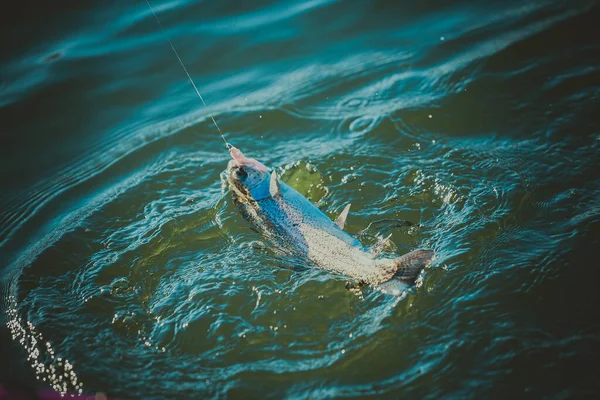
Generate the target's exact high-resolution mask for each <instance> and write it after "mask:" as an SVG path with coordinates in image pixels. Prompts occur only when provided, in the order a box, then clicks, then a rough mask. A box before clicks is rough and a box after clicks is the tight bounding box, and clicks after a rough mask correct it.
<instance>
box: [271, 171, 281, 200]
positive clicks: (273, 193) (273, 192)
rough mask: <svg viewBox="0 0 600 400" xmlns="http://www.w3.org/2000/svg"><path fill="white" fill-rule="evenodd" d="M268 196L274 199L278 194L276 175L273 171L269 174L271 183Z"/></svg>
mask: <svg viewBox="0 0 600 400" xmlns="http://www.w3.org/2000/svg"><path fill="white" fill-rule="evenodd" d="M269 194H270V195H271V197H275V196H277V195H278V194H279V182H278V181H277V174H276V173H275V171H273V172H271V182H270V183H269Z"/></svg>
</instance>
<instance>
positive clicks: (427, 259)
mask: <svg viewBox="0 0 600 400" xmlns="http://www.w3.org/2000/svg"><path fill="white" fill-rule="evenodd" d="M434 256H435V252H434V251H433V250H426V249H420V250H415V251H411V252H410V253H408V254H405V255H403V256H402V257H398V258H396V259H394V260H392V265H393V266H392V270H394V271H395V272H394V273H393V274H392V275H391V276H390V277H389V278H388V279H386V280H384V281H382V282H380V283H379V284H377V286H376V287H377V290H379V291H381V292H383V293H387V294H391V295H394V296H400V295H401V294H402V293H403V292H404V291H405V290H407V289H408V288H410V287H411V286H412V285H413V284H414V283H415V281H416V279H417V277H418V276H419V273H420V272H421V271H422V270H423V269H424V268H427V267H428V266H429V264H431V260H433V257H434Z"/></svg>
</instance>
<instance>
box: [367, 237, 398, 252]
mask: <svg viewBox="0 0 600 400" xmlns="http://www.w3.org/2000/svg"><path fill="white" fill-rule="evenodd" d="M391 237H392V234H391V233H390V234H389V235H388V236H387V237H386V238H385V239H381V240H380V241H379V242H377V243H376V244H375V245H373V247H372V248H371V253H372V254H373V256H374V257H379V256H381V253H382V252H383V251H384V250H390V249H391V248H393V247H394V243H392V240H391Z"/></svg>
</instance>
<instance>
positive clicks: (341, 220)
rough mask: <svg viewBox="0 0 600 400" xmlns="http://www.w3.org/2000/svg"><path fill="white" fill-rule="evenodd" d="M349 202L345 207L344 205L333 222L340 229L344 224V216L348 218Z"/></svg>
mask: <svg viewBox="0 0 600 400" xmlns="http://www.w3.org/2000/svg"><path fill="white" fill-rule="evenodd" d="M350 205H351V203H348V204H347V205H346V207H344V211H342V213H341V214H340V216H339V217H337V219H336V220H335V224H336V225H337V226H339V227H340V229H344V225H346V218H348V211H350Z"/></svg>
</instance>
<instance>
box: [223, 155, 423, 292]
mask: <svg viewBox="0 0 600 400" xmlns="http://www.w3.org/2000/svg"><path fill="white" fill-rule="evenodd" d="M231 155H232V158H233V160H231V161H230V162H229V165H228V167H227V172H226V175H227V181H228V183H229V187H230V189H231V192H232V197H233V201H234V203H235V204H236V206H237V207H238V208H239V210H240V211H241V213H242V215H243V216H244V218H245V219H246V220H247V221H248V222H249V223H250V224H251V225H252V226H253V227H254V228H255V229H256V230H258V231H259V232H261V234H262V235H263V236H264V237H265V238H266V239H267V240H269V241H270V242H271V243H272V244H273V245H274V246H275V247H276V248H277V249H278V250H279V251H280V252H282V253H284V254H288V255H293V256H296V257H298V258H299V259H301V260H304V261H308V263H309V264H313V265H315V266H317V267H320V268H323V269H326V270H329V271H332V272H334V273H337V274H340V275H344V276H346V277H349V278H351V279H352V280H353V281H354V282H355V283H356V284H359V285H361V284H371V285H374V286H376V287H377V288H378V289H379V290H382V291H384V292H387V293H390V294H395V295H399V294H401V293H402V292H404V290H405V289H406V288H407V287H409V286H410V285H411V284H412V283H414V280H415V278H416V276H417V275H418V274H419V272H420V271H421V270H422V269H423V268H424V267H426V266H427V265H428V264H429V263H430V262H431V259H432V258H433V251H432V250H416V251H413V252H411V253H408V254H406V255H404V256H402V257H400V258H396V259H389V258H377V257H376V256H375V255H374V252H372V251H371V250H369V249H368V248H366V247H365V246H364V245H362V244H361V243H360V242H359V241H358V240H357V239H355V238H354V237H352V236H350V235H349V234H348V233H346V232H344V230H343V229H342V227H343V225H344V222H345V219H346V215H347V212H348V209H349V206H348V207H346V209H345V210H344V212H343V213H342V215H341V216H340V218H338V220H337V221H336V222H333V221H332V220H331V219H329V217H327V215H325V214H324V213H323V212H322V211H321V210H319V209H318V208H317V207H316V206H315V205H314V204H312V203H311V202H310V201H309V200H308V199H306V198H305V197H304V196H302V195H301V194H300V193H298V192H297V191H296V190H294V189H293V188H291V187H290V186H288V185H287V184H285V183H284V182H281V181H280V180H279V179H278V178H277V176H276V175H275V173H274V172H273V173H271V174H269V173H268V170H267V168H266V167H265V166H264V165H263V164H261V163H260V162H258V161H256V160H254V159H249V158H246V157H244V155H243V154H242V153H241V152H240V151H239V150H238V149H236V148H232V149H231Z"/></svg>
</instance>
